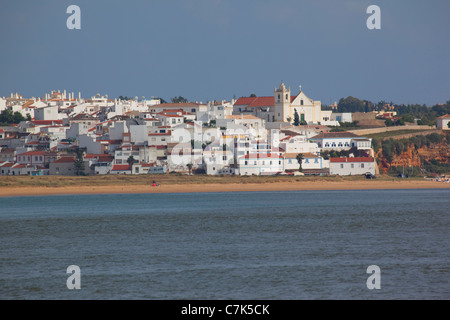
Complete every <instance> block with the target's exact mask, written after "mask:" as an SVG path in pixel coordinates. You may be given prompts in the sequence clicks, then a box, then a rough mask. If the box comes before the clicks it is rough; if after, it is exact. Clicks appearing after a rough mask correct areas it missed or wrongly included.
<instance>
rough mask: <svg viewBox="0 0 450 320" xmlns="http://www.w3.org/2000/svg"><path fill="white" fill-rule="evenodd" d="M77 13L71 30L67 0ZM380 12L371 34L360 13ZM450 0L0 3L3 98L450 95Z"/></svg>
mask: <svg viewBox="0 0 450 320" xmlns="http://www.w3.org/2000/svg"><path fill="white" fill-rule="evenodd" d="M70 5H77V6H79V8H80V10H81V15H80V17H81V23H80V25H81V29H79V30H77V29H73V30H70V29H68V28H67V24H66V22H67V20H68V18H70V16H71V14H70V13H69V14H68V13H66V11H67V7H68V6H70ZM370 5H377V6H379V8H380V10H381V14H380V21H381V29H373V30H370V29H368V28H367V25H366V21H367V20H368V19H369V18H370V16H371V13H369V14H368V13H367V12H366V10H367V8H368V7H369V6H370ZM449 12H450V1H448V0H430V1H424V0H422V1H418V0H396V1H392V0H384V1H382V0H379V1H375V0H373V1H365V0H145V1H140V0H131V1H124V0H117V1H108V0H95V1H92V0H71V1H66V0H39V1H35V0H20V1H17V0H2V1H1V2H0V41H1V45H0V96H9V95H10V94H11V92H18V93H19V94H21V95H22V96H24V97H33V96H34V97H38V96H40V97H43V96H44V95H45V93H49V92H50V91H51V90H67V91H68V92H75V93H76V95H78V92H81V95H82V96H83V97H85V98H88V97H91V96H93V95H95V94H97V93H100V94H102V95H105V94H107V95H108V97H109V98H115V97H118V96H120V95H122V96H128V97H135V96H137V97H139V99H141V97H145V98H147V99H149V98H150V97H152V96H154V97H161V98H163V99H165V100H167V101H169V100H170V99H171V98H172V97H175V96H183V97H185V98H187V99H188V100H190V101H199V102H200V101H202V102H206V101H211V100H214V99H215V100H222V99H225V100H230V99H232V98H233V97H236V98H239V97H241V96H249V95H250V94H256V95H257V96H271V95H273V90H274V88H275V87H278V86H279V85H280V83H281V82H284V83H285V85H286V86H288V87H290V88H291V94H292V95H296V94H298V92H299V90H300V89H299V86H300V85H301V86H302V90H303V91H304V92H305V94H306V95H307V96H309V97H310V98H311V99H313V100H320V101H322V104H331V103H334V102H335V101H338V100H339V99H340V98H342V97H347V96H354V97H357V98H359V99H366V100H370V101H372V102H378V101H381V100H385V101H388V102H394V103H398V104H400V103H404V104H408V103H419V104H426V105H429V106H431V105H434V104H436V103H445V102H446V101H448V100H450V36H449V33H450V17H449V15H448V14H449Z"/></svg>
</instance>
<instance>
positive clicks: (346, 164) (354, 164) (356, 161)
mask: <svg viewBox="0 0 450 320" xmlns="http://www.w3.org/2000/svg"><path fill="white" fill-rule="evenodd" d="M375 166H376V163H375V158H373V157H365V158H362V157H353V158H345V157H343V158H330V174H331V175H341V176H349V175H362V174H365V173H366V172H370V173H371V174H373V175H375Z"/></svg>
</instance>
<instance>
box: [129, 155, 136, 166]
mask: <svg viewBox="0 0 450 320" xmlns="http://www.w3.org/2000/svg"><path fill="white" fill-rule="evenodd" d="M134 162H135V160H134V157H133V156H129V157H128V159H127V163H128V165H130V166H131V165H133V163H134Z"/></svg>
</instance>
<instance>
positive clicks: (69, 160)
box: [52, 157, 75, 163]
mask: <svg viewBox="0 0 450 320" xmlns="http://www.w3.org/2000/svg"><path fill="white" fill-rule="evenodd" d="M73 162H75V157H61V158H59V159H56V160H55V161H53V162H52V163H73Z"/></svg>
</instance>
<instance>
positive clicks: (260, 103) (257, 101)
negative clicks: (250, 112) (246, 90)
mask: <svg viewBox="0 0 450 320" xmlns="http://www.w3.org/2000/svg"><path fill="white" fill-rule="evenodd" d="M294 99H295V96H291V102H292V101H293V100H294ZM234 105H237V106H241V105H246V106H248V107H272V106H274V105H275V97H273V96H269V97H242V98H239V99H238V100H237V101H236V103H235V104H234Z"/></svg>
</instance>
